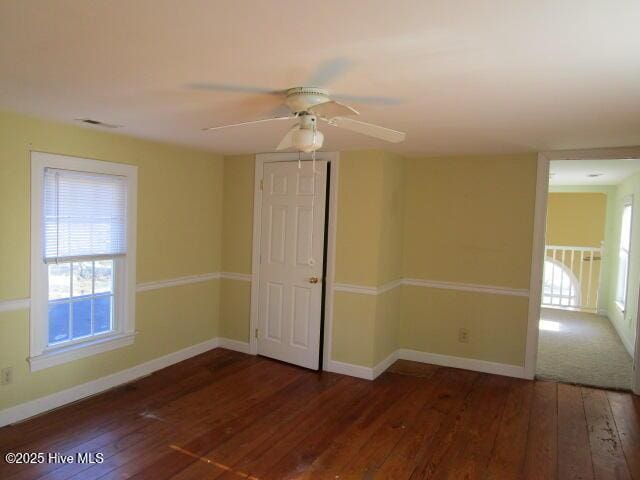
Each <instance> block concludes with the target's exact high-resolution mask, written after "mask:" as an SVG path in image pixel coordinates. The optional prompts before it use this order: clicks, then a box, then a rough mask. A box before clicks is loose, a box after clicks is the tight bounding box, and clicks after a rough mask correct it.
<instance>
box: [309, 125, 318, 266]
mask: <svg viewBox="0 0 640 480" xmlns="http://www.w3.org/2000/svg"><path fill="white" fill-rule="evenodd" d="M315 144H316V124H315V123H314V124H313V145H314V146H315ZM311 172H312V177H313V183H312V185H313V195H312V196H311V242H310V245H309V260H308V263H309V266H310V267H313V266H314V265H315V264H316V259H315V258H313V227H314V225H315V222H314V213H315V210H316V205H315V200H316V151H315V150H312V151H311Z"/></svg>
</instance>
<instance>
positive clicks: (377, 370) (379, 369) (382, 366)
mask: <svg viewBox="0 0 640 480" xmlns="http://www.w3.org/2000/svg"><path fill="white" fill-rule="evenodd" d="M399 353H400V350H396V351H394V352H391V354H390V355H389V356H388V357H387V358H385V359H384V360H382V361H381V362H380V363H378V364H377V365H376V366H375V367H373V369H372V370H373V378H374V379H375V378H378V377H379V376H380V374H381V373H383V372H384V371H385V370H386V369H387V368H389V367H390V366H391V365H393V363H394V362H395V361H396V360H398V358H399V357H398V354H399Z"/></svg>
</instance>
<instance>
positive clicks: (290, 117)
mask: <svg viewBox="0 0 640 480" xmlns="http://www.w3.org/2000/svg"><path fill="white" fill-rule="evenodd" d="M294 118H296V117H295V116H294V115H291V116H288V117H274V118H263V119H261V120H254V121H252V122H243V123H233V124H231V125H220V126H216V127H207V128H203V129H202V130H204V131H209V130H220V129H222V128H230V127H242V126H244V125H254V124H256V123H265V122H273V121H275V120H293V119H294Z"/></svg>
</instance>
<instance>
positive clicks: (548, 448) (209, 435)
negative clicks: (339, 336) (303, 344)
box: [0, 349, 640, 480]
mask: <svg viewBox="0 0 640 480" xmlns="http://www.w3.org/2000/svg"><path fill="white" fill-rule="evenodd" d="M0 451H2V458H4V454H5V452H47V453H48V452H59V453H61V454H64V455H75V454H76V453H78V452H95V453H98V452H100V453H102V454H103V455H104V462H103V463H100V464H93V465H91V464H78V463H73V464H60V463H50V464H47V463H44V464H37V465H9V464H6V463H4V462H3V461H2V460H0V478H1V479H3V480H18V479H35V478H38V479H47V480H53V479H57V480H62V479H69V478H73V479H76V480H86V479H97V478H100V479H115V478H135V479H154V480H158V479H169V478H171V479H180V480H187V479H194V480H195V479H198V480H200V479H213V478H218V479H236V480H237V479H239V478H253V479H281V478H326V479H349V478H384V479H386V478H403V479H415V478H433V479H441V478H454V479H458V478H468V479H474V478H478V479H511V478H514V479H515V478H539V479H545V480H547V479H556V478H557V479H562V480H565V479H610V478H611V479H629V478H633V479H640V400H639V399H638V398H637V397H634V396H633V395H630V394H625V393H619V392H611V391H605V390H596V389H590V388H580V387H576V386H571V385H565V384H557V383H553V382H531V381H526V380H519V379H513V378H507V377H500V376H496V375H488V374H481V373H475V372H470V371H465V370H456V369H451V368H441V367H436V366H433V365H423V364H416V363H412V362H406V361H399V362H397V363H396V364H395V365H393V366H392V367H391V368H390V369H389V370H387V372H385V373H384V374H383V375H381V376H380V377H379V378H378V379H376V380H375V381H373V382H369V381H365V380H359V379H356V378H352V377H346V376H342V375H337V374H331V373H322V374H317V373H314V372H310V371H308V370H304V369H300V368H296V367H293V366H290V365H286V364H283V363H280V362H276V361H272V360H268V359H265V358H261V357H252V356H248V355H244V354H241V353H237V352H232V351H229V350H225V349H215V350H212V351H210V352H207V353H205V354H203V355H200V356H198V357H194V358H192V359H189V360H187V361H185V362H182V363H180V364H177V365H174V366H172V367H169V368H166V369H164V370H161V371H159V372H156V373H155V374H153V375H151V376H149V377H146V378H143V379H141V380H139V381H137V382H135V383H132V384H129V385H126V386H123V387H121V388H118V389H114V390H111V391H109V392H106V393H104V394H102V395H98V396H95V397H92V398H89V399H87V400H84V401H82V402H78V403H76V404H73V405H70V406H68V407H65V408H62V409H59V410H56V411H53V412H50V413H48V414H45V415H42V416H40V417H37V418H34V419H32V420H29V421H27V422H23V423H21V424H18V425H14V426H10V427H5V428H2V429H0Z"/></svg>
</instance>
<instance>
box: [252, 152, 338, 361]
mask: <svg viewBox="0 0 640 480" xmlns="http://www.w3.org/2000/svg"><path fill="white" fill-rule="evenodd" d="M298 158H299V155H298V154H297V153H260V154H257V155H256V161H255V175H254V186H253V254H252V260H251V316H250V321H249V352H250V353H251V354H252V355H257V353H258V339H257V338H256V335H255V331H256V329H257V328H258V308H259V296H258V291H259V278H260V233H261V229H262V190H261V188H260V181H261V180H262V178H263V174H264V164H265V163H269V162H297V161H298ZM300 158H302V160H305V161H306V160H311V154H310V153H303V154H302V156H301V157H300ZM316 160H326V161H327V162H329V163H330V165H331V168H330V175H329V197H328V200H329V210H328V220H329V223H328V225H327V226H326V228H327V245H325V255H326V257H325V258H326V262H327V276H326V278H325V279H324V281H325V285H324V292H325V296H324V337H323V338H322V339H321V342H322V369H323V370H328V366H329V361H330V359H331V338H332V335H331V332H332V327H333V286H334V283H335V265H336V260H335V253H336V248H335V247H336V227H337V218H338V208H337V207H338V171H339V165H340V154H339V153H338V152H316Z"/></svg>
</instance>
